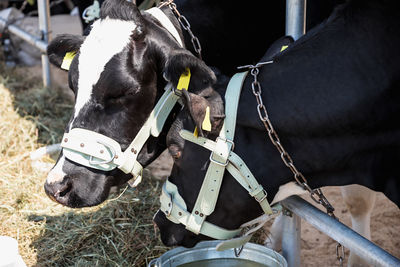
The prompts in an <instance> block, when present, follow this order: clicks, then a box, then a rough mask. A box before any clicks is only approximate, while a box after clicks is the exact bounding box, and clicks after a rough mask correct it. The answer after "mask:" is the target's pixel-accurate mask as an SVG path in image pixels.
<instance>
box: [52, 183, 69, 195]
mask: <svg viewBox="0 0 400 267" xmlns="http://www.w3.org/2000/svg"><path fill="white" fill-rule="evenodd" d="M71 188H72V186H71V184H69V183H68V184H66V185H63V186H62V187H61V188H60V189H58V190H57V192H56V193H55V194H54V196H55V197H56V198H59V197H64V196H65V195H66V194H67V193H68V192H69V191H71Z"/></svg>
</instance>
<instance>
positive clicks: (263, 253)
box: [148, 241, 287, 267]
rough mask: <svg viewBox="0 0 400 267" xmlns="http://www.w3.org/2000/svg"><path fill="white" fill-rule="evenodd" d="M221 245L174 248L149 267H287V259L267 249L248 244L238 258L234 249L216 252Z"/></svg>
mask: <svg viewBox="0 0 400 267" xmlns="http://www.w3.org/2000/svg"><path fill="white" fill-rule="evenodd" d="M219 243H220V241H204V242H200V243H199V244H197V245H196V246H195V247H193V248H183V247H178V248H174V249H172V250H170V251H167V252H166V253H164V254H163V255H161V257H159V258H157V259H154V260H152V261H151V262H150V263H149V265H148V267H189V266H190V267H200V266H201V267H225V266H226V267H239V266H240V267H267V266H268V267H287V262H286V260H285V258H284V257H283V256H282V255H281V254H279V253H278V252H276V251H274V250H272V249H269V248H267V247H264V246H261V245H257V244H253V243H247V244H246V245H245V246H244V247H243V250H242V252H241V253H240V254H239V256H238V257H236V256H235V251H234V250H233V249H229V250H225V251H216V250H215V247H216V246H217V244H219Z"/></svg>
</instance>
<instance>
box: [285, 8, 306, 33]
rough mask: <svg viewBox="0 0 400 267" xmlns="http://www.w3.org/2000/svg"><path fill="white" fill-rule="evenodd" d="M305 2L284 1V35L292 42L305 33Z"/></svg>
mask: <svg viewBox="0 0 400 267" xmlns="http://www.w3.org/2000/svg"><path fill="white" fill-rule="evenodd" d="M306 6H307V2H306V0H286V27H285V33H286V35H289V36H292V37H293V39H294V40H297V39H299V38H300V37H301V36H302V35H304V34H305V33H306Z"/></svg>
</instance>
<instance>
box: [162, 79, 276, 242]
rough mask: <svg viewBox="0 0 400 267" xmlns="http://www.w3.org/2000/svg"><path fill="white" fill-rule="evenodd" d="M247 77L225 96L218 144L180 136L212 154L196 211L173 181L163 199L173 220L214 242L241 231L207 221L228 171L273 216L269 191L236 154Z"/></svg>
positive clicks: (233, 81) (164, 208)
mask: <svg viewBox="0 0 400 267" xmlns="http://www.w3.org/2000/svg"><path fill="white" fill-rule="evenodd" d="M246 75H247V72H243V73H238V74H235V75H234V76H233V77H232V79H231V80H230V82H229V84H228V87H227V90H226V94H225V103H226V105H225V116H226V117H225V120H224V124H223V126H222V129H221V131H220V134H219V136H218V137H217V139H216V141H213V140H209V139H207V138H204V137H195V136H194V134H193V133H192V132H189V131H186V130H182V131H180V135H181V136H182V138H184V139H185V140H187V141H190V142H193V143H195V144H197V145H200V146H202V147H204V148H206V149H208V150H210V151H211V155H210V164H209V167H208V169H207V172H206V176H205V178H204V181H203V184H202V186H201V189H200V192H199V195H198V197H197V200H196V203H195V205H194V208H193V210H192V212H191V213H190V212H188V211H187V208H186V203H185V201H184V200H183V198H182V197H181V196H180V195H179V192H178V190H177V187H176V185H174V184H173V183H172V182H170V181H169V180H167V181H166V183H165V184H164V186H163V189H162V192H161V196H160V202H161V211H162V212H163V213H164V214H165V215H166V217H167V218H168V219H169V220H171V221H172V222H174V223H181V224H183V225H185V227H186V229H187V230H189V231H191V232H193V233H195V234H203V235H206V236H208V237H211V238H214V239H230V238H233V237H235V236H237V235H238V234H239V233H240V232H241V228H239V229H235V230H227V229H224V228H221V227H219V226H216V225H213V224H211V223H209V222H207V221H206V217H207V216H208V215H210V214H211V213H212V212H213V211H214V209H215V205H216V202H217V199H218V195H219V191H220V188H221V184H222V179H223V176H224V172H225V169H227V170H228V172H229V173H230V174H231V175H232V176H233V177H234V178H235V179H236V181H237V182H238V183H239V184H240V185H241V186H242V187H244V188H245V189H246V190H247V191H248V192H249V194H250V195H251V196H252V197H254V198H255V200H256V201H257V202H258V203H259V204H260V206H261V208H262V210H263V211H264V213H265V214H266V215H271V214H272V213H273V212H272V209H271V207H270V205H269V203H268V200H267V193H266V191H265V190H264V189H263V187H262V185H261V184H259V183H258V182H257V180H256V178H255V177H254V176H253V174H252V173H251V171H250V170H249V168H248V167H247V166H246V164H245V163H244V161H243V160H242V159H241V158H240V157H239V156H238V155H237V154H235V153H234V152H233V151H232V150H233V149H234V142H233V140H234V134H235V126H236V115H237V107H238V103H239V97H240V92H241V88H242V85H243V81H244V79H245V77H246ZM246 225H247V224H246ZM248 240H249V236H246V237H245V238H243V239H241V241H240V242H247V241H248ZM240 242H239V243H240ZM235 244H236V243H235Z"/></svg>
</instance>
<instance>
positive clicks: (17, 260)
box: [0, 236, 26, 267]
mask: <svg viewBox="0 0 400 267" xmlns="http://www.w3.org/2000/svg"><path fill="white" fill-rule="evenodd" d="M0 267H26V264H25V263H24V262H23V260H22V258H21V256H20V255H19V253H18V242H17V240H15V239H14V238H12V237H9V236H0Z"/></svg>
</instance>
